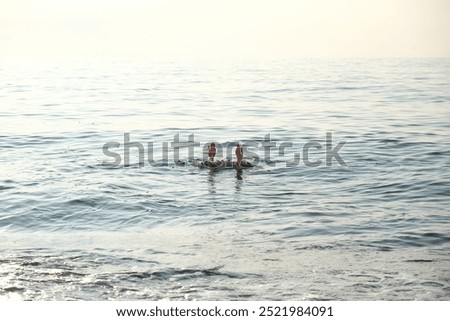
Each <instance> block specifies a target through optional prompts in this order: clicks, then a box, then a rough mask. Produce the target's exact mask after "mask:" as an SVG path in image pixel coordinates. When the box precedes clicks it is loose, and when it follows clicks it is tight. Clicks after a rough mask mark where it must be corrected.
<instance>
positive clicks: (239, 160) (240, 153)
mask: <svg viewBox="0 0 450 321" xmlns="http://www.w3.org/2000/svg"><path fill="white" fill-rule="evenodd" d="M242 156H243V151H242V146H241V145H239V143H238V144H237V145H236V158H237V160H236V165H237V166H239V167H240V166H241V163H242Z"/></svg>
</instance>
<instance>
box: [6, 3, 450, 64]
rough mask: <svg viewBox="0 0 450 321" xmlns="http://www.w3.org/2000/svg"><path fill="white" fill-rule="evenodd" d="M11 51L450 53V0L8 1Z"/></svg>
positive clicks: (45, 54)
mask: <svg viewBox="0 0 450 321" xmlns="http://www.w3.org/2000/svg"><path fill="white" fill-rule="evenodd" d="M5 57H38V58H58V57H59V58H84V57H105V58H134V57H139V58H156V59H164V58H177V59H178V58H188V59H192V58H200V59H204V58H238V57H243V58H253V57H254V58H290V57H450V0H373V1H369V0H267V1H266V0H226V1H224V0H28V1H27V0H0V58H5Z"/></svg>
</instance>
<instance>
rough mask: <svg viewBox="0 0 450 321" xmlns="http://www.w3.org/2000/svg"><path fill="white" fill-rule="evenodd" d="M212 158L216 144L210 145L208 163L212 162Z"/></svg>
mask: <svg viewBox="0 0 450 321" xmlns="http://www.w3.org/2000/svg"><path fill="white" fill-rule="evenodd" d="M214 156H216V144H214V143H211V145H209V150H208V157H209V161H210V162H214Z"/></svg>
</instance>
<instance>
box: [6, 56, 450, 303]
mask: <svg viewBox="0 0 450 321" xmlns="http://www.w3.org/2000/svg"><path fill="white" fill-rule="evenodd" d="M0 75H1V77H0V173H1V176H0V236H1V237H0V299H7V300H13V299H18V300H161V299H167V300H449V299H450V212H449V208H450V140H449V137H450V59H373V60H369V59H359V60H320V59H317V60H316V59H303V60H285V61H229V62H213V61H210V62H189V63H188V62H161V61H159V62H153V61H95V60H93V61H3V62H0ZM127 135H128V136H127ZM176 135H178V136H176ZM269 135H270V141H271V144H272V145H273V147H272V148H270V149H269V148H267V147H264V146H265V145H263V144H267V143H268V137H269ZM327 135H328V137H330V136H332V141H329V140H328V141H327ZM126 136H127V137H129V140H130V141H131V142H132V143H133V144H131V147H130V145H127V146H128V147H126V146H124V144H125V140H126ZM189 136H191V137H192V140H193V141H194V142H195V144H196V146H194V147H193V148H192V150H189V149H188V148H187V147H183V148H180V150H179V155H177V153H176V151H175V150H174V149H173V145H172V144H173V142H174V140H175V139H176V137H178V140H179V141H181V142H186V141H188V139H189ZM213 141H214V142H217V143H218V144H219V146H220V147H222V148H223V153H221V155H218V157H221V158H230V157H233V156H234V145H235V143H236V142H238V141H240V142H241V143H243V144H244V148H245V150H244V151H245V152H244V156H245V159H247V160H248V161H250V162H253V164H254V165H255V166H254V167H253V168H245V169H242V171H237V170H236V169H232V168H224V169H219V170H212V169H211V170H210V169H205V168H199V167H197V166H196V163H197V162H199V161H201V160H202V158H203V156H204V154H203V146H207V144H208V143H209V142H213ZM265 141H266V142H265ZM108 143H114V144H116V145H111V146H119V147H114V148H113V147H111V148H109V151H110V152H114V153H116V154H117V155H118V156H119V157H120V163H118V164H115V165H113V164H112V162H113V161H114V160H115V158H113V157H112V156H111V155H109V156H108V155H107V154H105V153H104V149H103V148H104V145H105V144H108ZM149 143H150V145H149ZM339 143H341V145H342V144H343V146H341V148H340V149H339V150H338V151H337V152H338V155H339V156H341V157H342V160H343V162H339V161H338V160H337V159H336V158H335V157H331V158H330V155H333V154H332V153H331V154H330V153H329V152H330V150H328V151H327V146H328V147H330V149H331V148H337V146H338V144H339ZM117 144H120V145H117ZM138 144H142V147H136V146H139V145H138ZM149 146H152V147H153V148H152V150H151V149H150V148H149ZM127 148H129V154H130V159H129V162H125V153H126V151H127ZM139 148H141V149H142V151H143V153H141V154H142V155H139V153H140V151H139ZM308 148H309V149H308ZM306 149H308V150H309V154H308V157H309V158H308V159H306V161H305V157H304V156H306V155H305V154H304V152H303V151H304V150H306ZM219 154H220V153H219ZM327 155H328V156H329V158H330V159H328V164H327ZM140 156H141V157H142V158H141V159H140ZM149 160H150V162H149ZM308 160H309V161H310V162H312V164H311V163H308V162H307V161H308ZM316 161H317V162H318V163H315V162H316ZM319 162H321V163H320V164H319ZM312 165H314V166H312ZM315 165H318V166H315Z"/></svg>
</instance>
